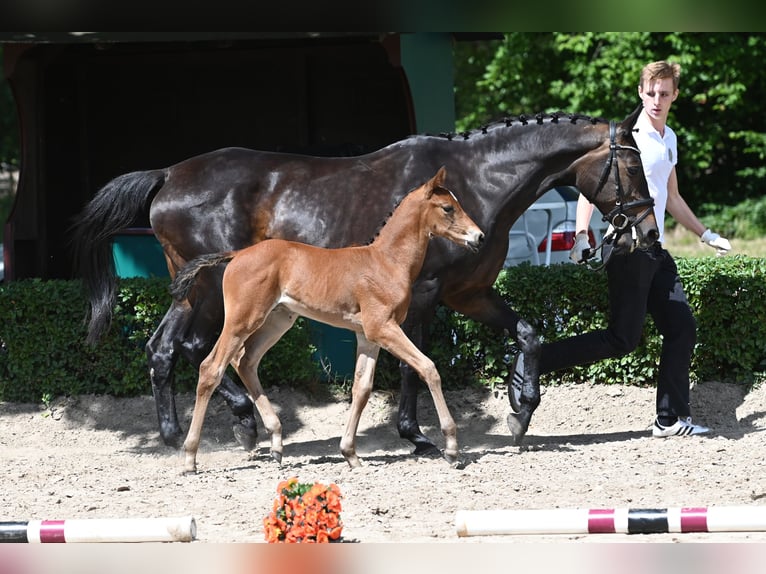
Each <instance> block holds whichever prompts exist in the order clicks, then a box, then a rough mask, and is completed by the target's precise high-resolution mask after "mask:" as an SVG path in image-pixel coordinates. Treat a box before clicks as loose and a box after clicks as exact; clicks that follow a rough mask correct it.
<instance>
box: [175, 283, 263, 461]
mask: <svg viewBox="0 0 766 574" xmlns="http://www.w3.org/2000/svg"><path fill="white" fill-rule="evenodd" d="M222 324H223V304H222V303H221V299H220V293H219V292H217V293H215V294H209V295H208V296H207V297H205V299H203V300H199V301H197V302H196V304H195V312H194V318H193V321H192V322H191V324H190V325H189V327H188V329H187V330H186V332H185V333H184V335H183V338H182V345H181V351H182V353H183V355H184V357H185V358H186V359H187V360H188V361H189V362H190V363H191V364H192V365H193V366H194V367H196V368H199V365H200V364H201V363H202V360H203V359H204V358H205V357H207V355H208V354H209V353H210V350H211V349H212V348H213V345H214V344H215V335H216V333H217V332H218V330H219V329H220V328H221V325H222ZM216 390H217V391H218V394H220V395H221V397H223V399H224V400H225V401H226V404H227V405H229V408H230V409H231V412H232V413H233V414H234V416H236V417H237V418H238V419H239V420H238V421H237V422H235V423H234V424H233V425H232V432H233V433H234V437H235V438H236V439H237V442H239V444H240V445H241V446H242V448H244V449H245V450H247V451H250V450H253V449H254V448H255V447H256V446H257V445H258V423H257V421H256V419H255V414H254V412H253V401H252V400H250V397H248V396H247V393H246V392H245V389H244V388H243V387H242V385H240V384H238V383H236V382H235V381H234V380H232V379H231V377H229V376H228V375H227V374H226V373H225V372H224V374H223V378H222V379H221V382H220V385H219V386H218V387H217V389H216Z"/></svg>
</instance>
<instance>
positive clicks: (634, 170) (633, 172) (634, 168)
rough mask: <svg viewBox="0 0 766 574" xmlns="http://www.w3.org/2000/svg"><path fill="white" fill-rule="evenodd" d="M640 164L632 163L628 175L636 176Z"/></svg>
mask: <svg viewBox="0 0 766 574" xmlns="http://www.w3.org/2000/svg"><path fill="white" fill-rule="evenodd" d="M640 169H641V168H640V166H637V165H630V166H628V175H629V176H631V177H635V176H636V175H638V174H639V170H640Z"/></svg>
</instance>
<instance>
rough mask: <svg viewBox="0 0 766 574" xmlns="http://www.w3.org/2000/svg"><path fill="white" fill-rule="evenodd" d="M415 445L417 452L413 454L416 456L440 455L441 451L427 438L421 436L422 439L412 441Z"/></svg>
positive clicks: (414, 451)
mask: <svg viewBox="0 0 766 574" xmlns="http://www.w3.org/2000/svg"><path fill="white" fill-rule="evenodd" d="M412 442H413V443H414V444H415V450H413V451H412V454H414V455H415V456H428V455H433V454H439V449H438V448H437V447H436V445H435V444H434V443H432V442H431V441H430V440H428V439H427V438H426V437H425V436H422V435H421V438H419V439H417V440H413V441H412Z"/></svg>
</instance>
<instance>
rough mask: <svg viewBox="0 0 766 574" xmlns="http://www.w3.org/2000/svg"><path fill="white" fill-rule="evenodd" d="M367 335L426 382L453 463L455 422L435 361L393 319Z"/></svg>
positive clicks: (455, 436) (454, 454)
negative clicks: (445, 397)
mask: <svg viewBox="0 0 766 574" xmlns="http://www.w3.org/2000/svg"><path fill="white" fill-rule="evenodd" d="M369 337H370V338H371V339H372V340H373V341H375V342H376V343H378V344H380V346H381V347H383V348H384V349H386V350H387V351H388V352H389V353H391V354H392V355H394V356H395V357H396V358H397V359H399V360H400V361H404V362H405V363H407V364H408V365H410V366H411V367H412V368H413V370H414V371H415V372H416V373H417V374H418V375H419V376H420V378H421V379H422V380H423V382H424V383H425V384H426V386H427V387H428V390H429V391H430V392H431V398H432V399H433V401H434V406H435V407H436V413H437V414H438V416H439V426H440V427H441V431H442V434H443V435H444V440H445V447H444V458H446V459H447V461H449V462H450V463H456V462H457V457H458V444H457V426H456V425H455V421H454V419H453V418H452V415H451V414H450V412H449V408H448V407H447V401H446V400H445V399H444V393H443V392H442V382H441V377H440V376H439V371H438V370H437V369H436V365H434V363H433V361H432V360H431V359H429V358H428V357H426V356H425V355H424V354H423V352H422V351H421V350H420V349H418V348H417V347H416V346H415V344H414V343H413V342H412V341H410V340H409V339H408V338H407V336H406V335H405V334H404V331H402V329H401V327H399V325H397V324H396V323H395V322H393V321H390V322H388V323H386V324H385V325H382V326H380V327H379V328H378V329H376V330H375V331H374V332H370V333H369Z"/></svg>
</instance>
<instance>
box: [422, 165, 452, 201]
mask: <svg viewBox="0 0 766 574" xmlns="http://www.w3.org/2000/svg"><path fill="white" fill-rule="evenodd" d="M446 177H447V168H445V167H444V166H441V167H440V168H439V171H437V172H436V175H434V176H433V177H432V178H431V179H429V180H428V181H427V182H426V185H425V188H426V199H431V196H432V195H433V194H434V189H436V188H437V187H444V180H445V179H446Z"/></svg>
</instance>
